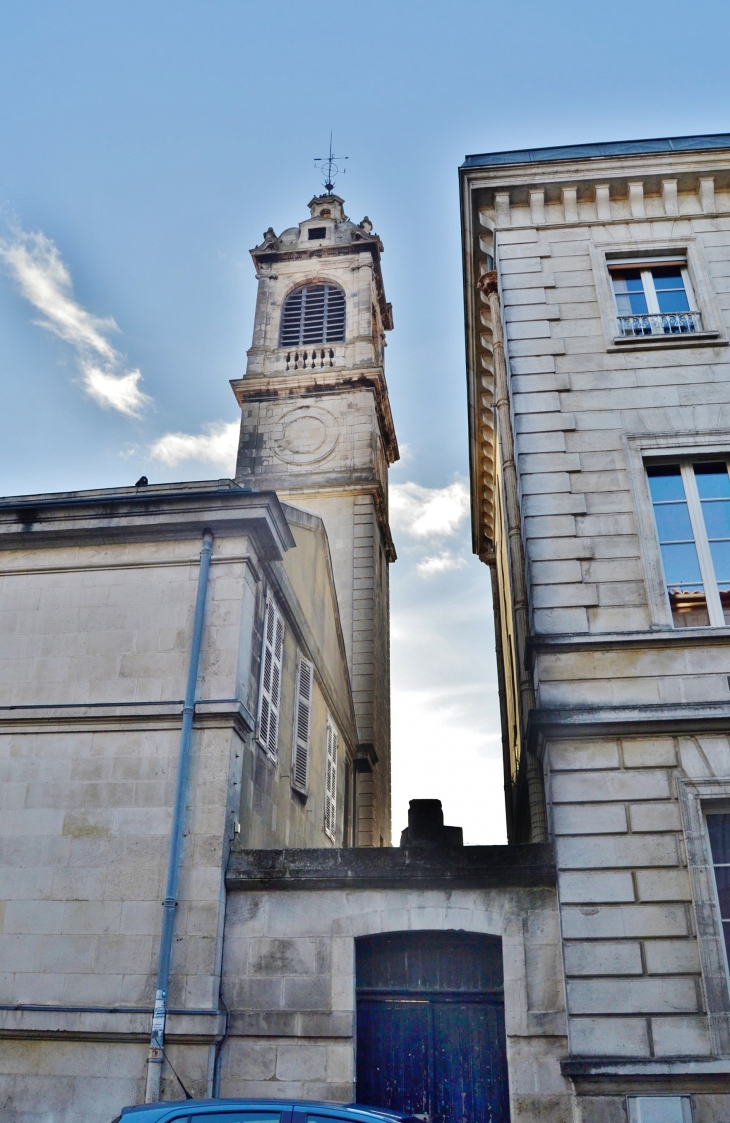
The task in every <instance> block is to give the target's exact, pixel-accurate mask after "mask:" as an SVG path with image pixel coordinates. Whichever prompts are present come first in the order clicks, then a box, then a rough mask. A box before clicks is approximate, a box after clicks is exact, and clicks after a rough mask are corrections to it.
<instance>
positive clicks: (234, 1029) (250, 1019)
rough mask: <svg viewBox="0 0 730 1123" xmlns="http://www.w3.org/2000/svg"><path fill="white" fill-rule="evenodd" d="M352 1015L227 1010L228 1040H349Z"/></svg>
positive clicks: (353, 1023) (343, 1013)
mask: <svg viewBox="0 0 730 1123" xmlns="http://www.w3.org/2000/svg"><path fill="white" fill-rule="evenodd" d="M354 1032H355V1015H354V1014H352V1013H347V1012H342V1011H338V1010H335V1011H334V1012H329V1013H328V1012H322V1013H313V1012H301V1013H293V1012H290V1011H287V1010H260V1011H257V1010H237V1009H235V1007H231V1025H230V1034H229V1035H230V1036H231V1037H267V1038H270V1037H306V1038H311V1037H323V1038H324V1037H332V1038H344V1039H347V1040H349V1039H351V1038H352V1035H353V1033H354Z"/></svg>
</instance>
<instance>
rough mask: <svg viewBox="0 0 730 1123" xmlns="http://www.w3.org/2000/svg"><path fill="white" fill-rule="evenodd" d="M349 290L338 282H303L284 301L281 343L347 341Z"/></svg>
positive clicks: (282, 344)
mask: <svg viewBox="0 0 730 1123" xmlns="http://www.w3.org/2000/svg"><path fill="white" fill-rule="evenodd" d="M344 339H345V294H344V292H343V291H342V289H341V288H340V287H339V286H338V285H300V286H299V288H297V289H294V291H293V292H290V293H289V295H288V297H287V298H286V300H285V301H284V310H283V312H282V314H281V342H280V346H281V347H305V346H306V345H307V344H308V343H311V344H315V345H316V344H317V343H343V342H344Z"/></svg>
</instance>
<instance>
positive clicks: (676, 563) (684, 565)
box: [661, 542, 702, 592]
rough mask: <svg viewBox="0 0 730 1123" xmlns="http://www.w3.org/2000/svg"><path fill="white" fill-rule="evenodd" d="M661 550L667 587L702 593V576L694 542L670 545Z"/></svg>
mask: <svg viewBox="0 0 730 1123" xmlns="http://www.w3.org/2000/svg"><path fill="white" fill-rule="evenodd" d="M661 550H662V562H663V563H664V579H665V581H666V582H667V585H678V586H681V587H682V588H683V589H684V590H685V591H686V592H699V591H701V589H702V575H701V573H700V563H699V561H698V560H697V550H696V549H695V544H694V542H686V543H682V545H672V544H670V545H668V546H662V548H661Z"/></svg>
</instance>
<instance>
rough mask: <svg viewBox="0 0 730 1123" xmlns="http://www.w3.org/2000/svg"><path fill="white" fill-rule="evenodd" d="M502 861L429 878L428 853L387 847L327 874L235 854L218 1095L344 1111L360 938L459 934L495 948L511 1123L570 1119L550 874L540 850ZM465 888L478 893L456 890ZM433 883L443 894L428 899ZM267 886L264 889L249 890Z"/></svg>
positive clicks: (311, 864)
mask: <svg viewBox="0 0 730 1123" xmlns="http://www.w3.org/2000/svg"><path fill="white" fill-rule="evenodd" d="M506 850H507V848H506V847H484V848H479V847H465V848H464V849H463V850H462V851H461V852H457V853H456V856H455V857H454V856H453V855H452V856H450V855H449V854H448V853H447V854H445V855H444V856H442V857H441V858H439V860H438V863H436V868H435V869H434V868H430V866H432V859H431V857H430V856H429V855H426V856H425V857H424V859H423V862H422V863H420V862H419V861H418V860H417V859H414V856H413V854H410V855H409V856H408V857H406V855H405V852H404V851H403V850H400V851H399V850H392V849H391V850H385V851H376V852H373V851H369V852H368V851H360V852H356V851H350V852H347V851H343V852H340V854H339V855H336V854H333V855H331V858H332V859H333V861H332V862H330V861H326V862H325V861H324V859H325V858H326V857H327V855H324V856H322V857H319V855H320V854H321V852H318V851H316V850H313V851H309V852H307V851H298V852H296V853H293V854H292V856H291V858H290V857H288V856H287V854H285V853H281V854H279V855H277V854H276V853H273V852H263V853H262V852H258V853H255V852H244V853H241V854H234V855H232V858H231V865H230V866H229V873H228V879H227V880H228V886H229V897H228V906H227V911H226V929H225V945H224V961H223V980H224V984H223V994H224V997H225V999H226V1003H227V1004H228V1006H229V1007H230V1009H231V1012H232V1017H231V1035H230V1037H229V1039H228V1042H227V1044H226V1046H225V1049H224V1054H223V1066H222V1084H221V1089H222V1094H223V1095H227V1096H259V1097H266V1098H279V1097H286V1096H294V1097H304V1098H311V1099H325V1100H344V1101H350V1100H353V1099H354V1098H355V1097H356V1095H357V1090H356V1087H355V1084H354V1077H355V1068H354V1065H355V1029H356V1027H355V938H356V937H357V936H360V935H366V934H372V933H376V932H391V931H407V930H416V929H419V930H422V929H427V930H436V931H443V930H453V929H455V930H459V931H464V932H484V933H491V934H493V935H498V936H500V937H501V938H502V947H503V957H504V974H505V1018H506V1029H507V1053H508V1064H509V1072H510V1096H511V1111H512V1120H513V1123H528V1121H529V1123H532V1121H533V1120H537V1119H550V1120H554V1121H555V1123H563V1121H566V1123H567V1120H569V1119H570V1118H571V1110H572V1108H571V1096H570V1090H569V1087H570V1086H569V1082H568V1081H567V1080H566V1079H565V1078H564V1077H563V1076H562V1075H561V1073H560V1060H561V1059H562V1058H563V1057H564V1056H565V1053H566V1047H567V1042H566V1038H565V1033H566V1024H565V1007H564V991H563V980H562V968H561V962H560V934H559V921H558V913H557V907H556V904H557V903H556V897H555V893H554V890H553V889H552V888H549V887H548V885H547V884H546V882H549V881H550V873H549V866H550V863H549V861H548V860H547V858H546V857H545V855H543V854H542V853H541V850H540V848H539V847H532V848H531V847H525V848H516V850H518V851H519V853H517V854H515V855H512V856H509V855H505V851H506ZM480 852H481V853H480ZM548 853H549V851H548ZM472 855H473V856H474V857H472ZM450 858H452V860H451V861H450ZM505 862H507V863H513V864H511V865H510V864H508V865H505V864H504V863H505ZM472 863H473V866H474V868H473V869H472V870H471V873H470V872H469V866H471V864H472ZM449 866H450V869H449ZM490 871H491V872H490ZM419 879H420V880H421V881H422V882H423V885H422V886H421V887H420V888H418V887H417V882H418V881H419ZM464 879H466V880H469V879H471V880H472V881H473V882H475V883H481V884H482V885H483V886H484V888H460V887H459V883H460V881H463V880H464ZM379 881H380V882H382V885H380V886H378V885H377V882H379ZM429 881H433V882H435V883H438V882H439V881H441V883H442V886H443V887H441V888H436V887H434V888H429V887H428V884H429ZM264 882H268V883H269V884H270V885H271V888H270V889H268V890H263V889H262V888H260V887H258V888H257V887H256V886H260V885H261V884H263V883H264ZM444 882H446V883H447V884H444ZM449 882H451V884H450V885H448V883H449ZM510 883H511V884H510ZM520 883H525V884H526V885H530V884H532V886H533V887H532V888H529V887H522V888H520V887H519V885H520ZM247 885H251V886H253V888H247ZM298 886H306V887H305V888H298ZM541 886H542V887H541Z"/></svg>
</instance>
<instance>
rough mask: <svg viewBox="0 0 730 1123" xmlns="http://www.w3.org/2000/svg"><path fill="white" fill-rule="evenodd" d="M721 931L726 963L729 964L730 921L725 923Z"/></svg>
mask: <svg viewBox="0 0 730 1123" xmlns="http://www.w3.org/2000/svg"><path fill="white" fill-rule="evenodd" d="M722 930H723V933H724V935H725V955H726V956H727V961H728V963H730V920H726V921H725V923H724V924H723V926H722Z"/></svg>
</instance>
